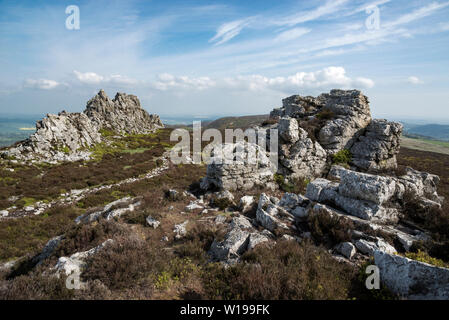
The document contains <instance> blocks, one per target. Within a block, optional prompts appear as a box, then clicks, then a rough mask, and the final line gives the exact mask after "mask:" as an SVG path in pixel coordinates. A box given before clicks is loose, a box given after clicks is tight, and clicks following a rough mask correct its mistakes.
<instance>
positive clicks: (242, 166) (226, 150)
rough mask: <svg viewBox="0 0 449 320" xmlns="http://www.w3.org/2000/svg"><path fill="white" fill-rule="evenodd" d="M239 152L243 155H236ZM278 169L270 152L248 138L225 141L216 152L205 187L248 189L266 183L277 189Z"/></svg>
mask: <svg viewBox="0 0 449 320" xmlns="http://www.w3.org/2000/svg"><path fill="white" fill-rule="evenodd" d="M236 155H239V156H240V158H239V159H235V158H236ZM234 160H236V161H234ZM274 171H275V170H274V169H273V164H272V163H271V161H270V159H269V155H267V153H266V152H265V151H264V150H263V149H262V148H260V146H258V145H256V144H253V143H246V142H238V143H225V144H223V145H222V148H221V150H219V151H216V152H213V153H212V159H211V163H210V164H208V166H207V175H206V177H205V178H203V179H202V181H201V188H202V189H204V190H208V189H214V188H217V189H219V190H223V189H225V190H248V189H251V188H253V187H255V186H264V187H268V188H270V187H271V188H273V189H274V188H275V183H274V181H273V172H274Z"/></svg>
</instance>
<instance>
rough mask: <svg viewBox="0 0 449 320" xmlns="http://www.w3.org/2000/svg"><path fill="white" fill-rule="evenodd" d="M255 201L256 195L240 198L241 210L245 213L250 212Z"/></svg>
mask: <svg viewBox="0 0 449 320" xmlns="http://www.w3.org/2000/svg"><path fill="white" fill-rule="evenodd" d="M254 202H256V198H255V197H254V196H244V197H242V198H240V203H239V210H240V211H241V212H243V213H245V212H248V211H249V210H250V209H251V208H252V206H253V204H254Z"/></svg>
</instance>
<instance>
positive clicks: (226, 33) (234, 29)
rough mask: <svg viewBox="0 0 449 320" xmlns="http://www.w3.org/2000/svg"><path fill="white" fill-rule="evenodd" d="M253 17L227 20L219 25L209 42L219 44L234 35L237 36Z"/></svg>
mask: <svg viewBox="0 0 449 320" xmlns="http://www.w3.org/2000/svg"><path fill="white" fill-rule="evenodd" d="M253 20H254V18H253V17H250V18H246V19H241V20H236V21H231V22H227V23H225V24H223V25H221V26H220V27H219V28H218V30H217V33H216V34H215V36H213V37H212V38H211V39H210V40H209V42H212V43H215V45H220V44H222V43H225V42H228V41H229V40H231V39H232V38H234V37H235V36H237V35H238V34H239V33H240V32H241V31H242V29H243V28H244V27H246V26H248V25H249V24H250V23H251V21H253Z"/></svg>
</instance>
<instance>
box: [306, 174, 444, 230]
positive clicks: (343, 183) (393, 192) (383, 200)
mask: <svg viewBox="0 0 449 320" xmlns="http://www.w3.org/2000/svg"><path fill="white" fill-rule="evenodd" d="M331 172H338V173H336V174H333V177H334V178H335V176H336V175H337V176H338V178H339V180H340V181H339V182H335V181H330V180H327V179H323V178H318V179H315V180H314V181H312V182H310V183H309V184H308V185H307V190H306V197H307V198H309V199H310V200H312V201H317V202H321V203H327V204H331V205H333V206H334V207H336V208H339V209H341V210H343V211H345V212H346V213H348V214H351V215H353V216H356V217H359V218H361V219H365V220H377V221H382V222H389V223H394V222H397V220H398V219H399V215H400V213H401V211H402V210H403V208H402V201H401V200H403V197H404V195H405V194H407V193H408V194H412V196H413V197H414V198H415V201H418V202H420V203H422V205H423V206H424V207H426V206H427V207H430V206H434V205H437V206H438V205H440V202H441V199H440V198H439V197H438V194H437V193H436V188H437V183H438V178H437V177H436V176H434V175H430V174H428V173H423V172H419V171H416V170H413V169H410V168H408V169H407V175H404V176H401V177H398V178H396V177H389V176H379V175H373V174H367V173H362V172H356V171H352V170H348V169H345V168H343V167H336V168H335V167H334V168H333V169H332V170H331Z"/></svg>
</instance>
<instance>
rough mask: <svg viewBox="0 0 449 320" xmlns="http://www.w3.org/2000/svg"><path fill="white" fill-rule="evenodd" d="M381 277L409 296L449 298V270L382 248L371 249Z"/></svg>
mask: <svg viewBox="0 0 449 320" xmlns="http://www.w3.org/2000/svg"><path fill="white" fill-rule="evenodd" d="M374 261H375V264H376V266H377V267H378V268H379V274H380V280H381V281H382V282H383V283H384V284H385V285H386V286H387V287H388V288H389V289H390V290H391V291H393V292H394V293H396V294H398V295H400V296H402V297H406V298H408V299H428V300H447V299H449V269H447V268H440V267H435V266H432V265H430V264H427V263H424V262H420V261H416V260H411V259H408V258H406V257H402V256H399V255H393V254H389V253H386V252H382V251H376V252H374Z"/></svg>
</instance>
